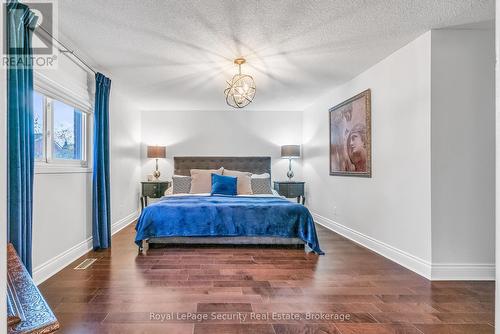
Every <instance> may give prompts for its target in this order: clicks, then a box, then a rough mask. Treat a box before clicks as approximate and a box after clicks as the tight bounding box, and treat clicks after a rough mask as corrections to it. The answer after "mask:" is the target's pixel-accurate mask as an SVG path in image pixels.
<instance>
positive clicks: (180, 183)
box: [172, 175, 191, 194]
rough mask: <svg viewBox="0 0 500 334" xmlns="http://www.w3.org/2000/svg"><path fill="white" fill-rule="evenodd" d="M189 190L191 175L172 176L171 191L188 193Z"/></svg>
mask: <svg viewBox="0 0 500 334" xmlns="http://www.w3.org/2000/svg"><path fill="white" fill-rule="evenodd" d="M190 190H191V176H185V175H174V176H172V193H173V194H188V193H189V191H190Z"/></svg>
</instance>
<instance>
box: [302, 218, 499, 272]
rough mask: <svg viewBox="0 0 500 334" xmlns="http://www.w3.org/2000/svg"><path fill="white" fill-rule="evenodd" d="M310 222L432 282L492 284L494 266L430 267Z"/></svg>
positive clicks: (325, 222) (326, 222) (342, 229)
mask: <svg viewBox="0 0 500 334" xmlns="http://www.w3.org/2000/svg"><path fill="white" fill-rule="evenodd" d="M312 216H313V218H314V221H315V222H316V223H318V224H320V225H322V226H324V227H326V228H328V229H330V230H332V231H334V232H336V233H338V234H340V235H342V236H344V237H346V238H348V239H350V240H352V241H354V242H355V243H357V244H360V245H361V246H363V247H366V248H368V249H370V250H372V251H374V252H376V253H378V254H380V255H382V256H384V257H386V258H388V259H389V260H392V261H394V262H396V263H398V264H400V265H402V266H403V267H405V268H408V269H410V270H411V271H414V272H416V273H417V274H419V275H421V276H423V277H425V278H427V279H429V280H433V281H445V280H446V281H493V280H495V264H474V263H435V264H431V263H430V262H428V261H425V260H423V259H421V258H419V257H416V256H414V255H411V254H409V253H407V252H405V251H402V250H400V249H398V248H395V247H393V246H391V245H388V244H386V243H384V242H381V241H379V240H376V239H374V238H372V237H369V236H367V235H364V234H363V233H360V232H358V231H355V230H353V229H351V228H349V227H346V226H344V225H342V224H339V223H337V222H334V221H333V220H331V219H328V218H326V217H323V216H321V215H319V214H317V213H312Z"/></svg>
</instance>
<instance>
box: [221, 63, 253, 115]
mask: <svg viewBox="0 0 500 334" xmlns="http://www.w3.org/2000/svg"><path fill="white" fill-rule="evenodd" d="M245 62H246V60H245V59H244V58H236V59H235V60H234V63H235V64H236V65H238V74H236V75H235V76H233V78H232V79H231V80H230V81H227V84H228V87H227V88H226V89H225V90H224V95H226V103H227V104H228V105H230V106H231V107H233V108H244V107H246V106H247V105H249V104H250V102H252V101H253V98H254V97H255V90H256V87H255V82H254V81H253V78H252V77H251V76H250V75H247V74H242V73H241V65H243V64H244V63H245Z"/></svg>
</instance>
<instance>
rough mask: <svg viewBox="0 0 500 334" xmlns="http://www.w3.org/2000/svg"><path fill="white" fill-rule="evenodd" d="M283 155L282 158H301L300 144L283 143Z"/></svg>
mask: <svg viewBox="0 0 500 334" xmlns="http://www.w3.org/2000/svg"><path fill="white" fill-rule="evenodd" d="M281 157H282V158H288V159H292V158H299V157H300V145H283V146H281Z"/></svg>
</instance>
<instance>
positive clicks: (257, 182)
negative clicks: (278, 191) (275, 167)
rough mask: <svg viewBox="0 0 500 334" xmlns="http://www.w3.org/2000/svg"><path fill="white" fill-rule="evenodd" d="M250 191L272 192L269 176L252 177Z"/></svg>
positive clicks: (255, 192) (259, 192)
mask: <svg viewBox="0 0 500 334" xmlns="http://www.w3.org/2000/svg"><path fill="white" fill-rule="evenodd" d="M252 192H253V193H254V194H255V195H257V194H272V193H273V191H272V189H271V178H270V177H268V178H260V177H252Z"/></svg>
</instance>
